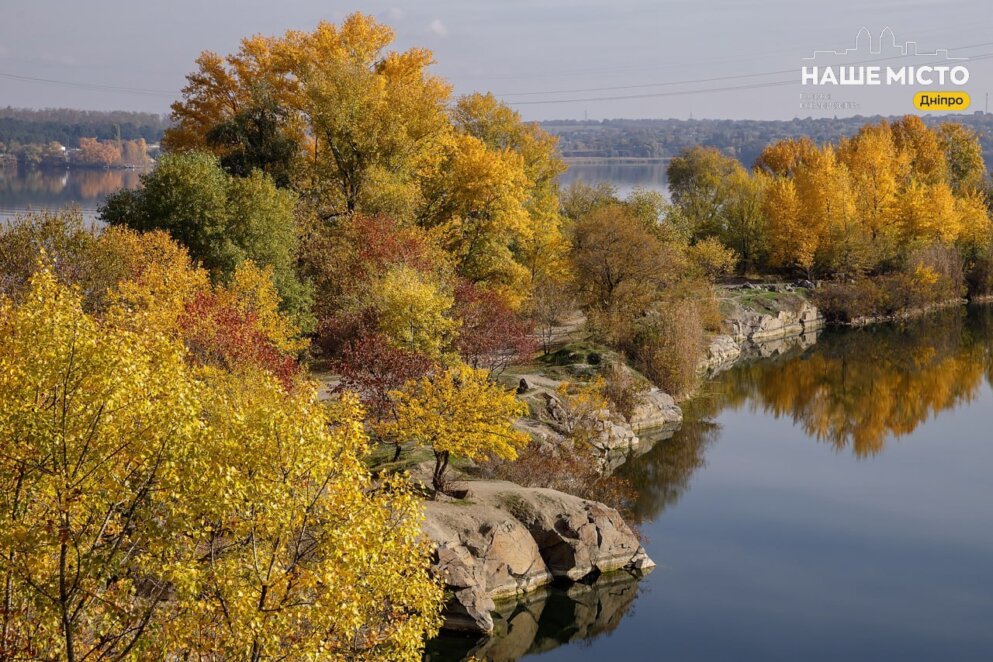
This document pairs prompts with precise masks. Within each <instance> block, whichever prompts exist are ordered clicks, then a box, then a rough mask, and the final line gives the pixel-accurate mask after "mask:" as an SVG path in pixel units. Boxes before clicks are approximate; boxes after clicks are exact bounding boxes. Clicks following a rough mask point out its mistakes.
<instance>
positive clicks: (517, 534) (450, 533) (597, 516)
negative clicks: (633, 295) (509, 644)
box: [423, 299, 823, 635]
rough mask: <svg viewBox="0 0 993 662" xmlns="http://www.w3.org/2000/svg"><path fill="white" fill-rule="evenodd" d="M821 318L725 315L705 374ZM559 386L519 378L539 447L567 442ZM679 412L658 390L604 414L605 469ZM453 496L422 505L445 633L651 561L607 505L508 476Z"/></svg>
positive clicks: (801, 312)
mask: <svg viewBox="0 0 993 662" xmlns="http://www.w3.org/2000/svg"><path fill="white" fill-rule="evenodd" d="M822 324H823V319H822V318H821V317H820V315H819V314H818V313H817V309H816V308H814V307H813V306H812V305H810V304H809V303H807V302H806V300H802V299H801V300H800V303H799V305H797V306H795V308H791V309H787V310H779V311H776V312H775V313H772V312H769V313H764V312H759V311H754V310H749V309H746V308H744V307H738V308H736V309H735V310H734V311H732V312H731V314H728V315H726V316H725V327H726V331H727V333H725V334H723V335H718V336H715V337H714V338H713V339H712V341H711V344H710V348H709V351H708V354H707V356H706V358H705V359H704V360H703V362H702V363H701V365H700V371H701V373H702V374H707V375H714V374H717V372H720V371H722V370H726V369H728V368H729V367H731V366H732V365H734V363H735V362H737V361H739V360H741V359H742V358H744V357H750V356H766V355H774V354H776V353H779V352H781V351H786V349H788V348H791V347H794V346H795V345H796V342H797V340H796V339H797V338H799V339H801V342H813V340H812V339H816V330H817V329H819V328H820V326H821V325H822ZM804 338H806V340H803V339H804ZM580 367H581V366H580ZM560 384H561V381H559V380H556V379H553V378H551V377H549V376H547V375H527V376H526V377H522V378H521V384H520V387H519V389H518V391H519V393H520V394H521V397H522V399H523V400H525V402H527V403H528V404H529V406H530V410H531V416H530V417H528V418H527V419H523V420H522V421H521V422H520V423H519V426H520V428H521V429H522V430H525V431H527V432H528V433H529V434H531V435H532V437H534V438H535V439H537V440H538V441H539V442H540V443H543V444H550V445H558V444H562V443H566V440H567V429H568V427H569V422H568V420H566V416H567V414H566V412H565V411H564V409H563V407H562V404H561V402H560V401H559V399H558V396H557V395H556V392H557V388H558V386H559V385H560ZM682 419H683V414H682V410H681V408H680V407H679V405H678V404H677V402H676V400H675V399H674V398H673V397H672V396H671V395H669V394H667V393H665V392H663V391H661V390H659V389H657V388H652V389H650V390H649V391H648V392H647V393H646V394H645V396H644V398H643V400H642V402H641V404H639V406H638V407H637V408H636V409H635V411H634V412H633V413H632V414H631V415H630V417H628V418H624V417H621V416H615V417H613V418H612V419H610V420H605V421H603V422H602V423H601V424H600V426H599V428H598V432H599V434H598V435H597V436H596V438H595V439H594V441H593V442H592V443H593V446H594V447H595V448H597V450H598V451H600V452H601V453H602V454H603V457H604V458H605V459H604V461H605V469H606V470H607V471H608V472H609V471H612V470H613V469H614V468H616V467H617V466H620V465H621V464H623V463H624V462H625V461H627V460H628V459H630V458H631V457H632V456H634V455H639V454H641V453H644V452H647V451H648V450H649V449H651V448H652V446H654V444H655V443H656V442H658V441H659V440H660V439H665V438H666V437H668V436H671V435H672V434H673V433H674V432H675V431H676V430H677V429H679V426H680V424H681V423H682ZM449 494H450V495H453V496H446V495H439V496H438V497H437V499H436V500H433V501H427V502H425V523H424V526H423V530H424V532H425V534H426V535H427V536H428V538H430V539H431V540H432V542H434V543H435V545H436V546H437V547H436V552H435V556H434V563H433V565H432V572H433V573H434V574H435V576H437V577H441V578H442V581H444V583H445V588H446V594H447V596H448V597H447V601H446V604H445V607H444V610H443V616H444V625H443V628H444V629H445V630H447V631H450V632H467V633H475V634H483V635H488V634H492V633H493V632H494V628H495V627H496V626H497V625H498V621H499V613H500V612H499V610H498V606H497V605H498V604H500V603H506V602H507V601H508V600H510V601H515V600H520V599H521V597H522V596H524V595H526V594H529V593H532V592H534V591H537V590H539V589H542V588H543V587H546V586H548V585H550V584H553V583H554V584H557V585H562V584H576V583H580V584H583V585H586V584H589V583H590V582H592V581H593V580H595V579H597V578H599V577H600V576H601V575H610V574H611V573H617V572H622V573H626V574H627V575H628V576H632V577H640V576H642V575H644V574H645V573H647V572H649V571H651V569H652V568H653V567H654V566H655V563H654V562H653V561H652V560H651V559H650V558H649V557H648V555H647V554H646V553H645V550H644V548H643V547H642V546H641V544H640V542H639V540H638V537H637V536H636V535H635V533H634V532H633V531H632V530H631V528H630V527H629V526H628V525H627V524H626V523H625V522H624V520H623V519H622V517H621V516H620V514H619V513H618V512H617V511H616V510H614V509H613V508H609V507H607V506H605V505H604V504H602V503H597V502H594V501H589V500H586V499H582V498H580V497H577V496H572V495H569V494H565V493H563V492H558V491H555V490H551V489H545V488H529V487H521V486H519V485H516V484H514V483H509V482H505V481H487V480H460V481H455V482H452V483H451V484H450V488H449ZM494 614H497V621H494Z"/></svg>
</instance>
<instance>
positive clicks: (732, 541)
mask: <svg viewBox="0 0 993 662" xmlns="http://www.w3.org/2000/svg"><path fill="white" fill-rule="evenodd" d="M991 382H993V307H990V306H985V307H978V308H973V309H969V310H968V311H967V310H966V309H965V308H962V309H954V310H946V311H944V312H941V313H937V314H934V315H931V316H929V317H927V318H924V319H921V320H917V321H914V322H911V323H906V324H903V325H899V326H898V325H884V326H878V327H873V328H867V329H860V330H830V331H826V332H824V333H822V334H821V336H820V338H819V339H818V341H817V343H816V344H814V345H813V346H812V347H809V348H807V349H805V350H799V349H798V350H794V352H793V353H792V354H787V355H784V356H781V357H778V358H775V359H761V360H756V361H752V362H749V363H745V364H742V365H739V366H736V367H735V368H732V369H731V370H730V371H728V372H726V373H724V374H722V375H720V376H718V377H717V378H716V379H714V380H713V381H711V382H710V383H708V384H707V385H706V386H705V387H704V389H703V391H702V393H701V395H700V396H699V397H697V398H696V399H694V400H693V401H691V402H690V403H688V405H687V406H686V409H685V411H686V414H687V415H686V419H687V421H686V423H685V424H684V425H683V427H682V429H681V430H679V431H678V432H676V433H675V435H674V436H673V437H672V438H671V439H669V440H667V441H662V442H660V443H658V444H656V445H655V446H654V447H653V448H652V450H651V451H649V452H648V453H647V454H645V455H643V456H641V457H639V458H636V459H634V460H632V461H630V462H629V463H628V464H627V465H625V466H624V467H623V468H622V469H621V471H620V473H621V474H622V475H623V476H625V477H626V478H627V479H629V480H630V481H631V482H632V483H633V484H634V485H635V486H636V487H637V489H638V491H639V495H640V496H639V501H638V504H637V507H636V510H637V513H638V517H639V518H640V522H639V526H640V529H641V530H642V532H643V533H644V535H645V538H646V542H645V546H646V548H647V550H648V552H649V554H650V556H651V557H652V558H653V559H654V560H655V561H656V562H657V563H658V567H657V568H656V569H655V571H654V572H652V573H651V574H650V575H649V576H648V577H646V578H644V579H642V580H641V581H640V582H634V581H633V580H625V579H615V578H609V577H608V578H607V580H608V581H607V583H606V584H605V585H604V586H603V587H602V588H598V587H597V586H596V585H594V586H593V587H589V588H588V587H581V588H579V589H572V593H573V597H572V598H570V596H569V592H568V591H564V590H557V591H556V592H554V593H552V594H551V595H549V596H541V597H539V598H537V599H535V600H533V601H529V602H530V603H531V604H527V603H524V604H521V605H517V606H516V607H514V608H513V609H508V610H507V613H508V620H509V624H510V632H509V634H508V635H506V636H504V637H502V638H501V637H496V638H494V639H493V640H490V641H488V642H479V641H472V640H469V639H462V640H458V639H447V640H445V642H444V646H443V647H442V648H444V649H445V650H444V652H443V653H441V652H440V648H439V649H436V650H439V653H438V654H436V655H434V656H433V659H436V660H453V659H462V658H463V657H464V656H466V655H468V654H469V653H470V651H471V650H472V649H473V648H474V647H478V648H476V650H477V652H478V653H483V654H485V655H487V657H486V659H492V660H512V659H517V658H520V657H531V656H540V658H541V659H542V660H548V661H552V660H604V659H623V660H660V659H673V660H691V661H693V660H738V661H741V660H746V661H750V660H756V661H757V660H763V661H768V660H805V661H808V662H809V661H819V660H842V659H845V660H874V661H879V660H989V659H991V653H993V627H991V624H993V562H991V560H993V507H991V505H990V499H991V497H993V479H991V477H990V473H991V468H993V435H991V433H990V431H991V430H993V390H991ZM601 581H603V579H601ZM593 594H595V595H593ZM514 626H519V627H518V628H516V632H515V627H514ZM459 646H461V648H459Z"/></svg>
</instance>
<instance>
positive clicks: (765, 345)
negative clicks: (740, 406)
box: [700, 290, 824, 377]
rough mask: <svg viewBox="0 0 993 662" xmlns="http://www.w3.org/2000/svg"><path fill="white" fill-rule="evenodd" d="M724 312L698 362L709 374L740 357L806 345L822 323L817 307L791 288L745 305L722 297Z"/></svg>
mask: <svg viewBox="0 0 993 662" xmlns="http://www.w3.org/2000/svg"><path fill="white" fill-rule="evenodd" d="M777 292H778V290H777ZM750 306H753V307H750ZM763 306H764V307H763ZM724 312H725V315H724V323H723V324H724V330H725V333H724V334H722V335H717V336H714V337H713V338H711V340H710V345H709V346H708V348H707V355H706V356H705V357H704V359H703V360H702V361H701V362H700V372H702V373H705V374H706V375H707V376H709V377H714V376H716V375H717V374H719V373H721V372H724V371H725V370H727V369H729V368H731V367H732V366H734V365H735V364H736V363H738V362H739V361H742V360H746V359H755V358H770V357H774V356H780V355H782V354H786V353H788V352H791V351H794V350H798V349H799V350H803V349H806V348H807V347H810V346H811V345H813V344H814V343H815V342H817V333H818V331H819V330H820V329H821V328H822V327H823V326H824V318H823V317H821V314H820V312H819V311H818V310H817V307H816V306H814V305H813V304H811V303H810V302H809V301H807V300H806V299H804V298H803V297H801V296H800V295H798V294H796V293H793V292H778V294H777V295H776V297H775V298H773V299H758V300H755V301H752V302H751V303H750V304H749V305H745V304H743V303H742V302H741V301H739V300H738V299H735V298H733V297H732V298H730V299H726V300H725V301H724Z"/></svg>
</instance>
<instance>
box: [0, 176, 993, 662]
mask: <svg viewBox="0 0 993 662" xmlns="http://www.w3.org/2000/svg"><path fill="white" fill-rule="evenodd" d="M576 179H582V180H583V181H586V182H587V183H597V182H598V181H608V182H610V183H612V184H614V185H615V186H616V187H617V188H618V190H619V192H620V193H621V194H622V195H623V194H626V193H627V192H629V191H630V190H632V189H633V188H635V187H639V186H640V187H645V188H652V189H656V190H661V191H663V192H664V191H665V179H664V166H661V165H657V164H651V165H614V164H596V165H578V166H573V168H571V169H570V171H569V172H568V173H566V174H565V175H564V176H563V183H565V184H568V183H569V182H571V181H574V180H576ZM137 184H138V173H135V172H122V171H107V172H103V171H101V172H95V171H76V172H68V173H58V174H52V173H28V174H27V175H17V174H16V173H14V174H12V173H10V172H9V171H7V172H4V171H0V216H2V215H4V214H11V213H13V210H26V209H28V208H33V209H38V208H53V207H60V206H63V205H66V204H78V205H80V207H81V208H82V209H83V210H84V214H86V215H88V216H91V217H92V215H93V214H94V213H95V210H96V207H97V206H98V205H99V204H100V203H101V202H102V200H103V199H104V198H105V196H106V195H107V194H109V193H111V192H113V191H114V190H118V189H120V188H123V187H133V186H136V185H137ZM991 381H993V308H991V307H984V308H975V309H971V310H969V311H966V310H965V309H960V310H948V311H944V312H942V313H938V314H935V315H931V316H929V317H927V318H924V319H921V320H918V321H915V322H912V323H908V324H904V325H899V326H898V325H884V326H878V327H872V328H868V329H861V330H847V331H827V332H825V333H823V334H821V337H820V338H819V340H818V342H817V343H816V344H815V345H813V346H812V347H810V348H807V349H806V350H803V351H800V350H797V351H795V352H794V353H793V354H790V355H785V356H782V357H779V358H776V359H765V360H758V361H754V362H750V363H746V364H743V365H739V366H737V367H735V368H733V369H731V370H730V371H728V372H726V373H724V374H723V375H720V376H719V377H718V378H717V379H715V380H713V381H712V382H710V383H708V384H707V385H706V386H705V388H704V389H703V392H702V394H701V395H700V396H699V397H698V398H696V399H695V400H693V401H691V402H690V403H688V404H687V406H686V407H685V410H686V423H685V424H684V425H683V427H682V428H681V429H680V430H679V431H678V432H676V433H675V435H674V436H673V437H672V438H671V439H668V440H665V441H661V442H659V443H657V444H656V445H655V446H654V447H653V448H652V450H651V451H649V452H648V453H646V454H645V455H642V456H641V457H639V458H636V459H634V460H632V461H631V462H629V463H628V464H626V465H625V466H624V467H622V469H621V470H620V473H621V474H622V475H623V476H624V477H625V478H627V479H628V480H629V481H631V483H632V484H633V485H635V486H636V487H637V489H638V491H639V494H640V498H639V502H638V504H637V506H636V511H637V515H638V518H639V520H640V521H639V522H638V525H639V527H640V529H641V531H642V532H643V534H644V536H645V546H646V548H647V549H648V552H649V554H650V555H651V557H652V558H653V559H655V561H656V562H657V563H658V564H659V566H658V568H656V569H655V571H654V572H652V573H651V574H650V575H649V576H648V577H646V578H644V579H642V580H641V581H640V582H636V581H634V580H632V579H629V578H627V577H626V576H624V575H620V576H613V577H606V578H602V579H601V580H600V581H599V582H598V583H596V584H594V585H593V586H584V585H578V586H573V587H570V588H569V589H559V588H553V589H549V590H546V591H542V592H540V593H538V594H536V595H533V596H531V597H529V598H528V599H527V600H526V601H524V602H522V603H520V604H517V605H508V606H506V607H505V608H504V613H503V617H502V619H501V622H502V624H503V627H504V629H505V632H504V633H503V634H502V635H500V636H496V637H494V638H493V639H490V640H488V641H479V640H474V639H469V638H445V639H443V640H438V641H435V642H433V643H432V644H431V648H430V652H429V658H430V659H432V660H446V661H447V660H462V659H465V658H466V657H467V656H468V655H470V654H472V652H473V651H475V652H476V654H478V655H480V656H483V655H485V656H486V659H489V660H493V661H499V660H515V659H519V658H522V657H527V658H530V657H533V656H537V657H540V658H541V659H542V660H548V661H554V660H580V661H582V660H604V659H624V660H658V659H675V660H689V661H696V660H731V659H733V660H744V661H750V660H763V661H765V660H798V659H802V660H806V661H820V660H839V659H849V660H874V661H878V660H910V659H913V660H921V659H926V660H984V661H985V660H989V659H991V654H993V653H991V652H993V627H991V624H993V561H991V560H993V507H991V505H990V499H991V497H993V478H991V469H993V435H991V432H990V431H991V430H993V389H991V386H990V384H991Z"/></svg>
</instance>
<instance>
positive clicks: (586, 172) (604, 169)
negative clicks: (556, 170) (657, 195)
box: [559, 161, 669, 198]
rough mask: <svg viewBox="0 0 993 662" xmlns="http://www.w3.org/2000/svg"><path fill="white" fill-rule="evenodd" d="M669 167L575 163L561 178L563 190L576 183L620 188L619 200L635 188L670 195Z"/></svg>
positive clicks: (661, 164) (645, 164) (657, 164)
mask: <svg viewBox="0 0 993 662" xmlns="http://www.w3.org/2000/svg"><path fill="white" fill-rule="evenodd" d="M667 166H668V164H667V163H625V162H623V161H609V162H603V163H574V164H572V165H570V166H569V169H568V170H567V171H565V172H564V173H562V175H561V176H560V177H559V183H560V184H561V185H562V186H569V184H571V183H573V182H575V181H582V182H584V183H586V184H591V185H592V184H599V183H600V182H607V183H609V184H612V185H613V186H614V187H615V188H617V192H618V194H620V196H621V197H622V198H623V197H626V196H627V194H628V193H630V192H631V191H633V190H634V189H636V188H644V189H648V190H651V191H660V192H662V193H665V194H666V195H668V193H669V186H668V184H667V183H666V176H665V169H666V167H667Z"/></svg>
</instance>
